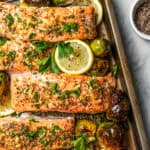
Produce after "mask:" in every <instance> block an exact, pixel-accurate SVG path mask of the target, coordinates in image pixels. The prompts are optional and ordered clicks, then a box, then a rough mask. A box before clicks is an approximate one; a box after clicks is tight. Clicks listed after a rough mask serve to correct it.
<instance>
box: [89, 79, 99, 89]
mask: <svg viewBox="0 0 150 150" xmlns="http://www.w3.org/2000/svg"><path fill="white" fill-rule="evenodd" d="M87 85H88V87H89V88H91V89H98V90H101V89H102V87H101V85H100V84H98V83H97V80H96V79H95V78H94V79H91V80H89V81H88V82H87Z"/></svg>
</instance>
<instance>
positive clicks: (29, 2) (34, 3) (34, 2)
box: [20, 0, 50, 7]
mask: <svg viewBox="0 0 150 150" xmlns="http://www.w3.org/2000/svg"><path fill="white" fill-rule="evenodd" d="M49 4H50V1H49V0H20V6H21V7H43V6H49Z"/></svg>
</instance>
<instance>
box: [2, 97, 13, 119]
mask: <svg viewBox="0 0 150 150" xmlns="http://www.w3.org/2000/svg"><path fill="white" fill-rule="evenodd" d="M13 112H14V110H13V109H12V108H11V101H10V98H8V97H7V96H3V97H2V98H1V99H0V117H4V116H8V115H10V114H12V113H13Z"/></svg>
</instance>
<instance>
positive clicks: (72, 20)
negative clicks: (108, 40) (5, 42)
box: [0, 2, 96, 42]
mask: <svg viewBox="0 0 150 150" xmlns="http://www.w3.org/2000/svg"><path fill="white" fill-rule="evenodd" d="M95 24H96V23H95V11H94V8H93V7H92V6H74V7H65V8H63V7H41V8H20V7H19V6H17V5H13V4H9V3H5V2H0V36H5V37H7V38H9V39H17V40H18V39H22V40H24V41H29V40H44V41H49V42H58V41H64V40H68V39H93V38H95V36H96V25H95Z"/></svg>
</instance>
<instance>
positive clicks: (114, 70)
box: [112, 64, 119, 77]
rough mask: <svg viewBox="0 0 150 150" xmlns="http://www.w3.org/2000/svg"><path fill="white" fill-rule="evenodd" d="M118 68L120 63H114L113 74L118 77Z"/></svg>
mask: <svg viewBox="0 0 150 150" xmlns="http://www.w3.org/2000/svg"><path fill="white" fill-rule="evenodd" d="M118 69H119V65H118V64H114V66H113V68H112V75H113V76H114V77H117V74H118Z"/></svg>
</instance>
